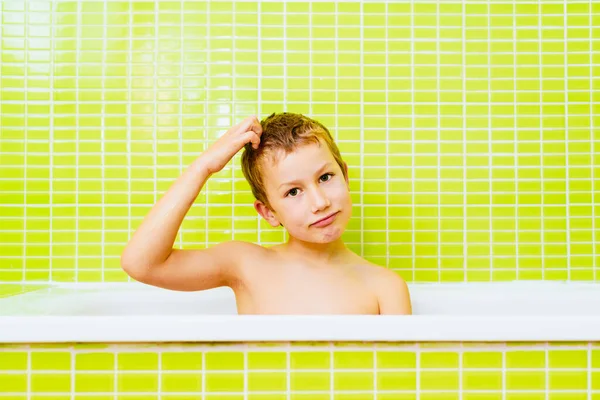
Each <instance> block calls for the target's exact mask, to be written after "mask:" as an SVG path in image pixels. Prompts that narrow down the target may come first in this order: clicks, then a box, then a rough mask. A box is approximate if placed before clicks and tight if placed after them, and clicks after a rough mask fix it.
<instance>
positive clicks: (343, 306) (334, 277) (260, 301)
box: [232, 246, 380, 314]
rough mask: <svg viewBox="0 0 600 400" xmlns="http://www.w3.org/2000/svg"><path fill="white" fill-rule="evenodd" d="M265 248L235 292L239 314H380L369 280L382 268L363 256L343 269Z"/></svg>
mask: <svg viewBox="0 0 600 400" xmlns="http://www.w3.org/2000/svg"><path fill="white" fill-rule="evenodd" d="M276 247H277V246H274V247H271V248H263V247H260V248H259V249H257V251H256V252H255V253H256V254H253V257H251V258H250V257H248V259H247V260H246V262H245V263H244V264H246V265H244V266H243V267H242V278H241V279H240V280H239V282H238V283H237V284H236V285H234V287H232V289H233V290H234V292H235V297H236V303H237V309H238V314H379V304H378V301H377V297H376V295H375V292H374V291H373V290H371V287H370V281H371V279H372V278H370V276H371V275H373V272H375V270H376V269H377V268H380V267H378V266H374V265H370V264H369V263H368V262H367V261H365V260H363V259H362V258H360V257H359V256H357V255H355V256H354V257H351V258H349V259H348V260H346V261H345V262H343V263H340V264H339V265H325V264H322V263H317V262H314V261H308V260H306V259H299V258H292V257H286V256H284V255H282V254H281V253H280V252H278V251H275V250H276V249H275V248H276Z"/></svg>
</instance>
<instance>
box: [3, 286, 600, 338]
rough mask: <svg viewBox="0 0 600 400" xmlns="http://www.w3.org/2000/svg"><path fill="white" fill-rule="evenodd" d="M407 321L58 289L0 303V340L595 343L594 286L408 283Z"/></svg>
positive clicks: (209, 297)
mask: <svg viewBox="0 0 600 400" xmlns="http://www.w3.org/2000/svg"><path fill="white" fill-rule="evenodd" d="M409 289H410V292H411V297H412V302H413V313H414V315H412V316H393V315H391V316H390V315H350V316H341V315H314V316H313V315H310V316H291V315H270V316H250V315H237V314H236V307H235V299H234V295H233V291H232V290H231V289H229V288H226V287H223V288H217V289H212V290H208V291H203V292H175V291H169V290H164V289H159V288H156V287H152V286H147V285H143V284H140V283H124V284H62V285H56V286H52V287H50V288H44V289H40V290H36V291H32V292H28V293H24V294H20V295H16V296H11V297H7V298H2V299H0V342H5V343H36V342H105V343H106V342H165V341H167V342H188V341H195V342H196V341H202V342H205V341H208V342H213V341H214V342H219V341H235V342H238V341H239V342H250V341H502V342H504V341H536V342H539V341H570V340H577V341H580V340H581V341H599V340H600V284H595V283H572V282H569V283H565V282H543V281H538V282H510V283H460V284H448V283H444V284H409Z"/></svg>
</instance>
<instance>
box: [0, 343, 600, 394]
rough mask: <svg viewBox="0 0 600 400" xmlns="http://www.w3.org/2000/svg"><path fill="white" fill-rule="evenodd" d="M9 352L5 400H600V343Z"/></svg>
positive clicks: (33, 348)
mask: <svg viewBox="0 0 600 400" xmlns="http://www.w3.org/2000/svg"><path fill="white" fill-rule="evenodd" d="M0 346H1V345H0ZM0 351H2V358H0V397H2V398H4V399H11V400H24V399H26V398H27V399H28V398H31V399H42V398H43V399H48V398H52V399H77V400H82V399H86V400H90V399H95V400H105V399H121V400H127V399H130V400H133V399H135V400H156V399H165V400H191V399H199V398H202V399H222V400H224V399H227V400H234V399H235V400H242V399H249V400H283V399H291V400H304V399H306V400H308V399H311V400H330V399H336V400H372V399H378V400H416V399H420V400H458V399H461V400H504V399H506V400H543V399H551V400H598V399H600V372H599V371H600V347H598V343H580V342H577V343H412V342H403V343H293V344H288V343H256V344H255V343H252V344H241V343H232V344H206V343H202V344H197V343H194V344H182V343H179V344H165V345H162V346H160V347H159V346H158V345H142V344H139V345H131V344H112V345H109V344H54V345H47V344H46V345H44V344H38V345H30V346H25V345H4V346H2V347H0ZM3 391H4V393H3Z"/></svg>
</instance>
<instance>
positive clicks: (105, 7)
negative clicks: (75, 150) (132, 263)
mask: <svg viewBox="0 0 600 400" xmlns="http://www.w3.org/2000/svg"><path fill="white" fill-rule="evenodd" d="M102 5H103V12H104V15H103V16H102V17H103V21H102V78H101V79H102V93H101V97H102V103H101V104H102V105H101V111H100V112H101V118H100V132H101V133H100V134H101V136H100V143H101V148H100V153H101V154H102V156H103V159H102V161H101V168H102V172H101V176H102V195H101V196H102V197H101V198H102V200H101V201H102V207H101V209H102V228H101V229H102V232H101V236H100V241H101V253H100V269H101V271H100V280H101V282H105V281H106V276H105V270H106V257H105V254H106V214H105V210H106V197H105V195H106V165H105V161H106V147H105V142H106V127H105V122H106V121H105V120H106V53H107V48H106V25H107V21H106V19H107V18H108V3H107V2H103V3H102Z"/></svg>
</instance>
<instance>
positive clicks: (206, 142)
mask: <svg viewBox="0 0 600 400" xmlns="http://www.w3.org/2000/svg"><path fill="white" fill-rule="evenodd" d="M211 4H212V3H211V2H209V1H207V2H206V3H205V7H206V11H205V12H206V27H207V28H206V37H205V39H206V54H207V57H204V65H205V66H206V69H205V71H206V75H205V76H204V87H208V85H209V82H210V79H209V77H210V76H211V75H210V62H209V61H208V59H209V58H210V44H211V43H210V42H211V41H210V38H211V36H210V29H208V27H209V26H210V13H211V11H212V10H211V8H210V5H211ZM259 32H260V31H259ZM258 42H259V43H260V40H259V41H258ZM259 93H260V90H259ZM208 109H209V107H208V93H205V94H204V111H205V112H207V111H208ZM208 121H209V117H208V116H207V115H205V116H204V140H203V142H204V145H203V146H202V147H203V149H202V152H203V153H204V152H205V151H206V150H208V148H209V146H210V144H211V143H210V126H209V123H208ZM208 179H210V177H209V178H208ZM208 233H209V231H208V180H207V181H206V182H205V189H204V248H205V249H206V248H208V236H209V235H208Z"/></svg>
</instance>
